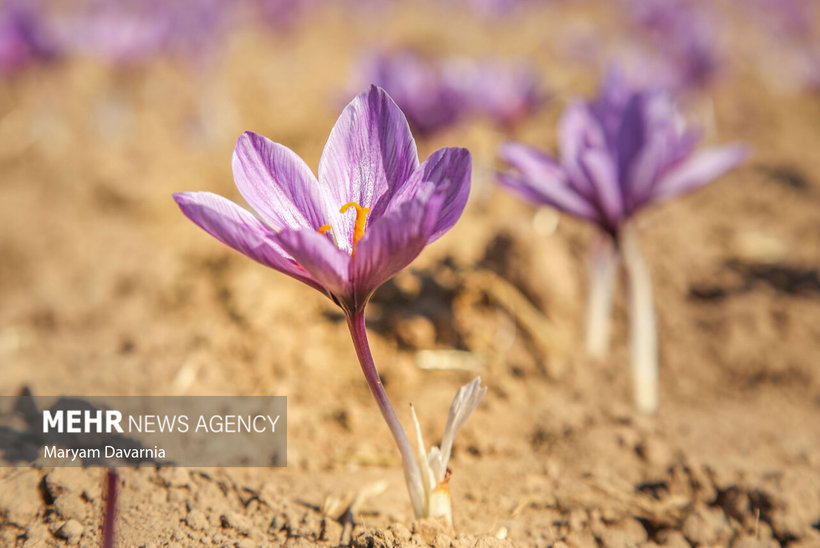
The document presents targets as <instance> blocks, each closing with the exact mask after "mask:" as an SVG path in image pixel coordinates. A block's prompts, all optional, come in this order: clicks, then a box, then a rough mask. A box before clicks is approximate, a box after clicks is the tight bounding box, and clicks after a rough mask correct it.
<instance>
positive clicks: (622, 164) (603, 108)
mask: <svg viewBox="0 0 820 548" xmlns="http://www.w3.org/2000/svg"><path fill="white" fill-rule="evenodd" d="M697 141H698V135H697V133H696V132H694V131H692V130H688V129H686V128H685V127H684V126H683V122H682V119H681V117H680V115H679V114H678V112H677V110H676V109H675V107H674V105H673V104H672V101H671V99H670V97H669V96H668V95H667V94H665V93H663V92H659V91H652V90H647V89H644V90H632V89H630V88H628V87H627V85H626V84H625V82H624V81H623V80H622V79H621V78H620V77H619V76H617V75H615V74H613V75H611V76H610V77H609V78H608V79H607V81H606V83H605V84H604V86H603V89H602V92H601V96H600V97H599V98H598V99H597V100H596V101H594V102H592V103H587V102H585V101H576V102H574V103H572V104H571V105H570V106H569V107H568V109H567V110H566V112H565V113H564V116H563V118H562V121H561V125H560V142H561V162H560V163H559V162H557V161H556V160H554V159H553V158H551V157H550V156H548V155H547V154H545V153H542V152H540V151H538V150H535V149H533V148H531V147H529V146H527V145H524V144H519V143H507V144H505V145H503V146H502V148H501V151H500V155H501V159H502V160H504V161H505V162H507V163H508V164H509V165H510V166H511V167H512V168H513V171H512V172H507V173H502V174H500V176H499V177H500V181H501V183H502V184H504V185H505V186H507V187H508V188H510V189H512V190H513V191H515V192H516V193H518V194H520V195H522V196H523V197H525V198H526V199H528V200H530V201H534V202H537V203H541V204H548V205H551V206H553V207H556V208H558V209H560V210H562V211H565V212H567V213H570V214H572V215H575V216H577V217H581V218H583V219H586V220H589V221H592V222H594V223H596V224H597V225H598V226H600V227H601V229H602V230H604V231H606V232H608V233H610V234H613V235H615V234H617V232H618V230H619V228H620V227H621V225H622V224H623V223H624V222H625V221H626V220H627V219H629V218H630V217H631V216H632V215H634V214H635V213H637V212H638V211H639V210H640V209H642V208H643V207H645V206H647V205H649V204H652V203H655V202H658V201H661V200H665V199H667V198H671V197H673V196H676V195H678V194H683V193H685V192H688V191H690V190H694V189H695V188H698V187H700V186H703V185H705V184H707V183H709V182H710V181H712V180H713V179H715V178H717V177H718V176H720V175H722V174H723V173H725V172H726V171H728V170H729V169H731V168H733V167H735V166H736V165H737V164H738V163H740V162H741V160H742V159H743V158H744V157H745V154H746V152H745V148H744V147H743V146H740V145H729V146H724V147H719V148H714V149H709V150H706V151H704V152H700V153H698V154H695V153H694V150H695V145H696V144H697Z"/></svg>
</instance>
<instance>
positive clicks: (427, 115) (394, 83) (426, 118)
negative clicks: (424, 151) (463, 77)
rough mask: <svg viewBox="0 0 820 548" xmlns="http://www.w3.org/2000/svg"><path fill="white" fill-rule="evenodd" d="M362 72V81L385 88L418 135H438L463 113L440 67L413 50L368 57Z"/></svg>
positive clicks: (379, 53) (462, 108) (461, 103)
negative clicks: (437, 132)
mask: <svg viewBox="0 0 820 548" xmlns="http://www.w3.org/2000/svg"><path fill="white" fill-rule="evenodd" d="M359 70H360V73H361V76H360V77H359V80H361V81H362V82H366V83H368V84H376V85H378V86H380V87H382V88H384V89H385V90H386V91H387V92H388V93H389V94H390V96H391V97H393V99H394V100H395V101H396V104H398V105H399V107H400V108H401V109H402V111H403V112H404V114H405V115H406V116H407V121H408V122H410V125H411V126H412V127H413V130H414V131H415V132H417V133H420V134H422V135H430V134H432V133H435V132H436V131H439V130H441V129H443V128H445V127H448V126H450V125H452V124H454V123H455V122H456V121H457V120H458V119H459V118H460V117H461V116H462V114H463V112H464V107H465V105H464V103H463V100H462V98H461V96H460V94H459V91H458V90H457V89H455V88H454V87H453V86H452V85H451V83H450V82H449V81H448V80H447V79H446V78H445V74H444V72H443V70H442V67H441V65H440V64H438V63H436V62H434V61H431V60H429V59H425V58H423V57H421V56H420V55H418V54H416V53H414V52H412V51H410V50H406V49H403V50H398V51H394V52H377V53H373V54H369V55H368V56H366V57H365V58H364V59H363V60H362V62H361V64H360V69H359Z"/></svg>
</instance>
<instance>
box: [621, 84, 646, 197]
mask: <svg viewBox="0 0 820 548" xmlns="http://www.w3.org/2000/svg"><path fill="white" fill-rule="evenodd" d="M646 110H647V100H646V97H645V96H643V95H641V94H638V93H636V94H633V95H631V96H630V97H629V100H628V101H627V102H626V105H625V106H624V109H623V112H622V113H621V120H620V125H619V127H618V136H617V139H616V142H615V143H614V145H615V148H616V150H617V154H618V156H617V159H618V162H617V164H618V180H619V181H621V182H623V183H625V182H626V181H628V179H627V176H628V171H629V169H630V166H632V165H633V163H634V162H635V161H636V159H637V158H638V156H640V154H641V151H643V150H644V148H646V146H647V144H648V143H647V142H648V137H652V135H647V133H648V129H649V128H647V125H648V122H649V120H647V119H646V117H647V113H646ZM624 190H626V189H624Z"/></svg>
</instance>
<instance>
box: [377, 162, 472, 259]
mask: <svg viewBox="0 0 820 548" xmlns="http://www.w3.org/2000/svg"><path fill="white" fill-rule="evenodd" d="M471 173H472V158H471V156H470V151H469V150H467V149H466V148H440V149H438V150H437V151H435V152H434V153H433V154H431V155H430V157H429V158H427V159H426V160H425V161H424V162H423V163H422V164H421V165H420V166H419V167H418V168H417V169H416V170H415V171H414V172H413V174H412V175H411V176H410V178H409V179H408V180H407V182H406V183H405V184H403V185H402V186H401V187H400V188H399V189H398V190H397V191H396V192H395V193H394V194H392V195H390V196H388V195H385V196H384V197H382V199H381V200H380V201H379V203H378V204H377V205H376V206H375V207H374V208H373V215H374V217H375V218H378V217H380V216H381V215H382V213H381V212H382V211H385V212H386V213H391V212H393V211H395V210H397V209H399V208H400V207H401V205H402V204H403V203H404V202H407V201H410V200H412V199H414V198H418V197H422V196H423V195H424V194H425V193H426V192H430V191H435V192H440V193H442V194H443V195H444V203H443V205H442V207H441V212H440V213H439V218H438V220H437V222H436V226H435V229H434V232H433V234H432V236H431V237H430V241H429V242H428V243H430V242H432V241H434V240H436V239H438V238H439V237H441V236H442V235H443V234H444V233H445V232H447V231H448V230H450V229H451V228H452V227H453V225H454V224H455V223H456V221H457V220H458V218H459V217H461V214H462V213H463V212H464V208H465V207H466V205H467V199H468V198H469V196H470V176H471ZM428 186H431V187H432V188H430V189H429V190H428V189H427V187H428ZM423 199H426V198H423Z"/></svg>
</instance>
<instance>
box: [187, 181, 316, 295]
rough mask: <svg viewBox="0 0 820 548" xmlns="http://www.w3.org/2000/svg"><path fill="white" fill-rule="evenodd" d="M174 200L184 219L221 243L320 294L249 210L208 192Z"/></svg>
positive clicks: (309, 277) (190, 194) (191, 194)
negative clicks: (306, 285)
mask: <svg viewBox="0 0 820 548" xmlns="http://www.w3.org/2000/svg"><path fill="white" fill-rule="evenodd" d="M174 200H176V202H177V204H178V205H179V208H180V209H181V210H182V212H183V213H184V214H185V216H186V217H188V218H189V219H191V220H192V221H193V222H194V223H196V224H197V225H199V227H200V228H202V229H203V230H205V231H206V232H207V233H209V234H210V235H211V236H213V237H214V238H216V239H217V240H219V241H220V242H222V243H223V244H225V245H227V246H229V247H232V248H233V249H235V250H236V251H239V252H240V253H242V254H243V255H245V256H247V257H250V258H251V259H253V260H255V261H257V262H259V263H262V264H263V265H265V266H269V267H271V268H273V269H275V270H278V271H280V272H283V273H285V274H287V275H289V276H292V277H294V278H296V279H297V280H299V281H302V282H304V283H306V284H308V285H309V286H311V287H315V288H316V289H319V290H320V291H321V287H320V286H319V284H318V283H317V282H316V281H315V280H314V279H313V278H312V277H311V276H310V275H309V274H308V273H307V272H305V271H303V270H301V269H300V268H299V267H298V266H297V265H296V263H294V261H293V259H291V258H290V257H289V256H288V255H287V253H286V252H285V251H284V250H283V249H281V248H280V247H279V246H278V245H277V244H276V242H275V241H274V240H273V238H274V237H275V236H276V232H275V231H274V230H273V229H272V228H270V227H269V226H267V225H265V224H264V223H263V222H262V221H260V220H259V219H257V218H256V217H254V216H253V215H252V214H251V213H250V212H249V211H247V210H245V209H243V208H241V207H239V206H238V205H236V204H235V203H233V202H232V201H230V200H228V199H227V198H223V197H222V196H219V195H217V194H213V193H211V192H180V193H178V194H174Z"/></svg>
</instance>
